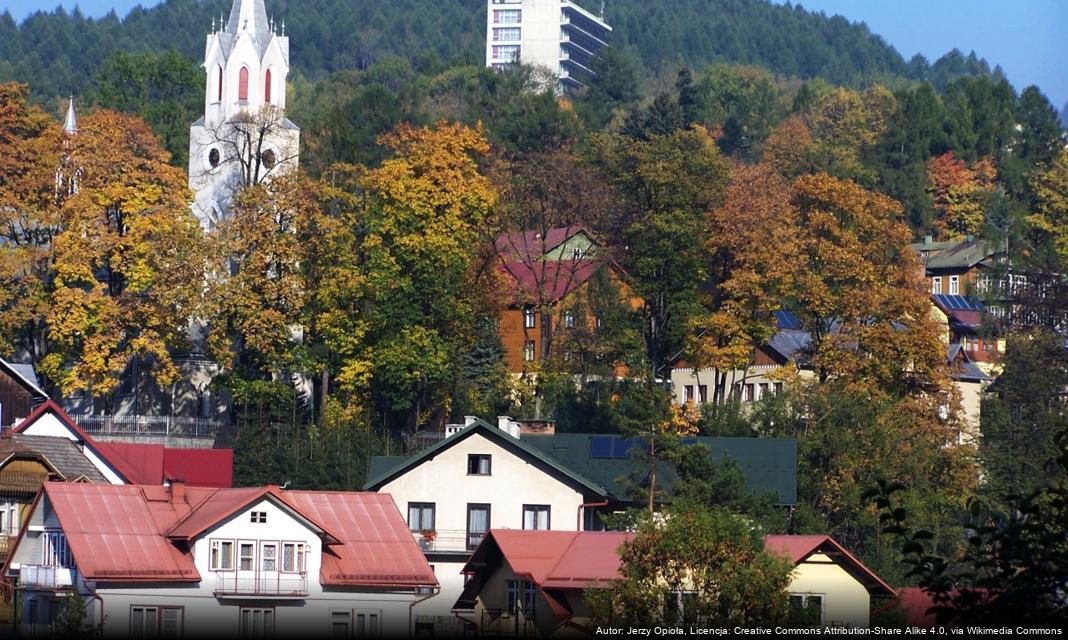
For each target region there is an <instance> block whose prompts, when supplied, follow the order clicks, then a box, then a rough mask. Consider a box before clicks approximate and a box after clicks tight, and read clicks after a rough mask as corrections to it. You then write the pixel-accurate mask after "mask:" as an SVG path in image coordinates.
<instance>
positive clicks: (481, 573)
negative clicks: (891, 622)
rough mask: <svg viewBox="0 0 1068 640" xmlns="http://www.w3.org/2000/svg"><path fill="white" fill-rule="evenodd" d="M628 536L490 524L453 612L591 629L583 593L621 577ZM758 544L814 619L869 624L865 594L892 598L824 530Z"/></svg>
mask: <svg viewBox="0 0 1068 640" xmlns="http://www.w3.org/2000/svg"><path fill="white" fill-rule="evenodd" d="M633 535H634V534H631V533H618V532H595V531H515V530H509V529H493V530H491V531H490V532H489V534H488V535H487V536H486V538H485V540H484V541H483V542H482V544H481V545H479V547H478V549H476V550H475V552H474V553H473V554H472V555H471V559H470V560H469V561H468V563H467V565H466V566H465V567H464V572H465V573H466V574H467V575H469V576H470V578H469V579H468V581H467V583H466V584H465V585H464V590H463V593H462V594H461V595H460V597H459V599H457V601H456V604H455V605H454V608H453V613H454V614H455V615H456V616H457V617H458V618H460V619H461V620H464V621H466V622H467V623H468V624H469V625H470V626H471V627H472V628H473V629H475V630H477V632H478V633H479V634H480V635H512V636H540V637H562V636H567V635H575V634H593V632H594V629H593V628H592V627H591V625H590V616H591V611H590V608H589V606H588V605H587V603H586V601H585V597H584V592H585V590H586V589H590V588H605V587H608V586H609V585H611V583H612V581H613V580H617V579H619V577H620V567H621V562H620V559H619V548H620V546H622V545H623V544H624V543H626V542H627V541H628V540H630V539H632V538H633ZM764 544H765V548H766V549H767V550H768V551H770V552H772V553H776V554H779V555H782V556H785V557H786V558H788V559H789V560H790V562H791V563H793V565H794V571H793V573H792V574H791V580H790V584H789V586H788V587H787V591H788V592H789V595H790V598H791V600H792V601H793V603H794V604H795V605H798V606H800V607H803V608H804V609H806V610H807V611H809V612H810V613H811V623H812V625H813V626H821V627H822V626H828V625H829V626H848V627H859V628H864V627H867V626H868V623H869V619H870V611H871V599H872V598H873V597H874V598H886V599H891V598H894V597H895V593H894V590H893V589H892V588H891V587H890V586H889V585H887V584H886V582H884V581H883V580H882V579H881V578H880V577H879V576H877V575H876V574H875V573H873V572H872V571H871V570H870V569H868V568H867V567H865V566H864V564H863V563H862V562H860V560H858V559H857V558H856V557H854V556H853V555H852V554H851V553H849V552H848V551H847V550H846V549H844V548H843V547H842V546H841V545H840V544H838V542H836V541H835V540H834V539H833V538H831V537H829V536H785V535H784V536H766V537H765V538H764ZM680 606H681V605H680ZM656 622H657V621H655V620H650V621H649V623H650V625H652V624H655V623H656Z"/></svg>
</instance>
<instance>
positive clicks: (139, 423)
mask: <svg viewBox="0 0 1068 640" xmlns="http://www.w3.org/2000/svg"><path fill="white" fill-rule="evenodd" d="M71 417H72V418H74V420H75V421H76V422H77V423H78V426H80V427H81V428H82V430H83V431H85V432H86V433H88V434H89V435H106V436H112V435H114V436H143V437H179V438H214V437H215V435H216V434H217V433H218V432H219V431H221V430H222V429H223V428H224V426H225V423H224V422H223V421H221V420H215V419H212V418H179V417H173V416H78V415H75V416H71Z"/></svg>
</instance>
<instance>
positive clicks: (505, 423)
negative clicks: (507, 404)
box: [497, 416, 519, 440]
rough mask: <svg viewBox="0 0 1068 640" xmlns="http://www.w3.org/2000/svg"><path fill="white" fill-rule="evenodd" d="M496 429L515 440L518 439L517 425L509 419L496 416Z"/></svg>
mask: <svg viewBox="0 0 1068 640" xmlns="http://www.w3.org/2000/svg"><path fill="white" fill-rule="evenodd" d="M497 428H498V429H500V430H501V431H503V432H505V433H507V434H508V435H510V436H512V437H513V438H515V439H516V440H518V439H519V423H518V422H516V421H514V420H512V419H511V418H510V417H508V416H497Z"/></svg>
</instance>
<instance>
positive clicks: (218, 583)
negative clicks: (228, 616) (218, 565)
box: [215, 571, 308, 598]
mask: <svg viewBox="0 0 1068 640" xmlns="http://www.w3.org/2000/svg"><path fill="white" fill-rule="evenodd" d="M215 594H216V595H220V596H260V597H277V598H299V597H303V596H306V595H308V574H306V573H281V572H278V571H265V572H259V571H218V572H216V573H215Z"/></svg>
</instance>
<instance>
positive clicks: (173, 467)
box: [163, 448, 234, 489]
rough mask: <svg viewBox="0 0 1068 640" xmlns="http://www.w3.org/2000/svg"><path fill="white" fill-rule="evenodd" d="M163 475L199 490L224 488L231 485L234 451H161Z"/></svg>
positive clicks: (166, 449) (165, 449) (232, 480)
mask: <svg viewBox="0 0 1068 640" xmlns="http://www.w3.org/2000/svg"><path fill="white" fill-rule="evenodd" d="M163 475H164V477H165V478H166V479H168V480H184V481H185V482H186V484H190V485H195V486H198V487H216V488H218V489H225V488H228V487H231V486H233V482H234V450H233V449H168V448H164V449H163Z"/></svg>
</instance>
